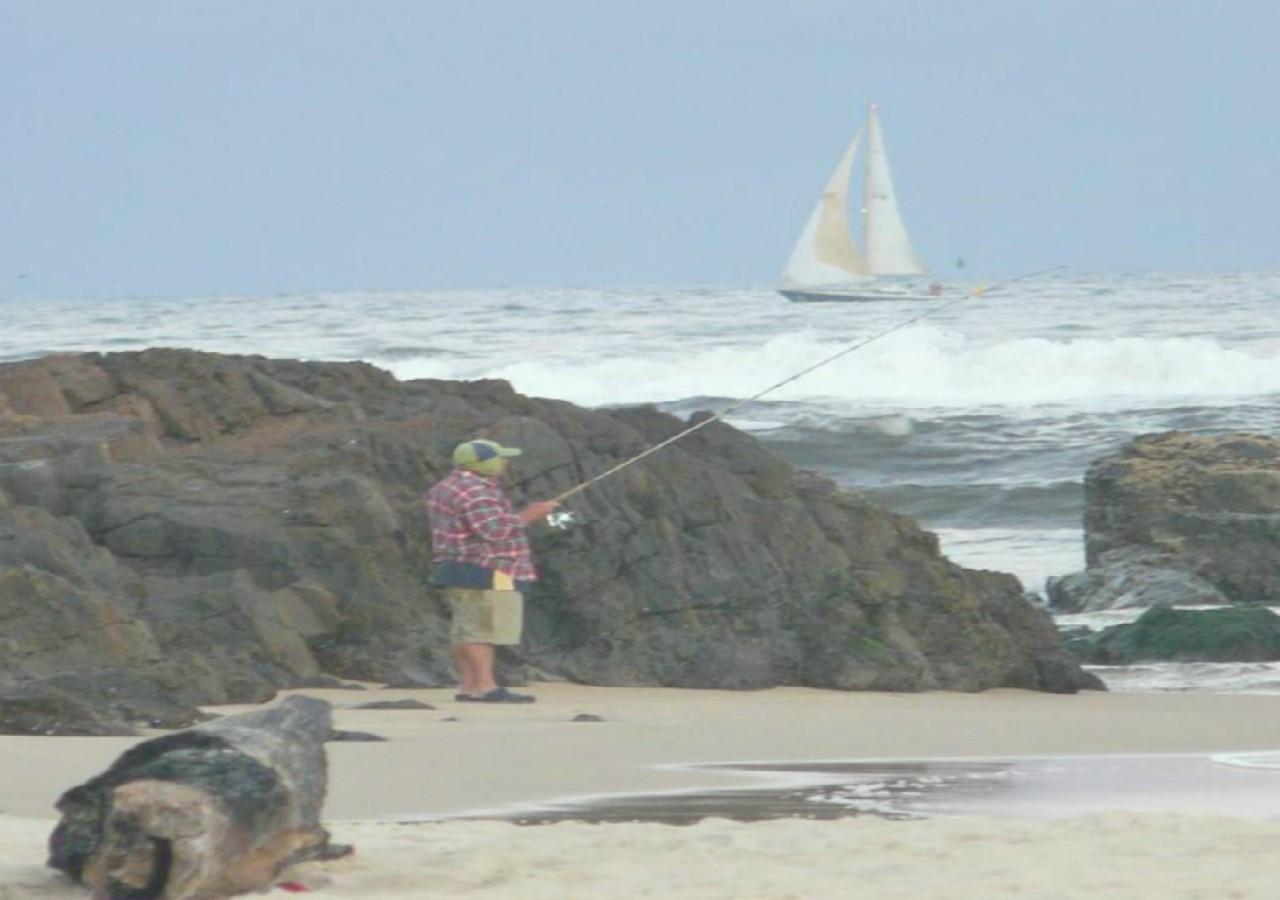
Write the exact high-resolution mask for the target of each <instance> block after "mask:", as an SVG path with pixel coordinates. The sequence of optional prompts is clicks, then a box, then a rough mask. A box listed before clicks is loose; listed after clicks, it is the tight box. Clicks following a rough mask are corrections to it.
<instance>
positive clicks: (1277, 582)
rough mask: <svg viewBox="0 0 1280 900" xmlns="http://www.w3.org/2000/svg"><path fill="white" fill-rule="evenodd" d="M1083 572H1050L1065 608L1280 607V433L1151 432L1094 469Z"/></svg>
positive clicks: (1055, 596) (1055, 598)
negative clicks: (1057, 575) (1277, 435)
mask: <svg viewBox="0 0 1280 900" xmlns="http://www.w3.org/2000/svg"><path fill="white" fill-rule="evenodd" d="M1084 525H1085V562H1086V566H1087V569H1086V571H1085V572H1083V573H1076V574H1073V575H1068V576H1063V577H1061V578H1054V579H1050V581H1049V584H1048V585H1047V590H1048V595H1049V600H1050V604H1051V605H1052V606H1053V607H1054V608H1055V609H1058V610H1062V611H1070V612H1076V611H1087V610H1096V609H1110V608H1119V607H1142V606H1150V605H1152V604H1155V603H1168V604H1175V605H1206V604H1208V605H1212V604H1224V603H1264V604H1280V439H1277V438H1274V437H1269V436H1266V435H1259V434H1223V435H1195V434H1187V433H1185V432H1177V431H1174V432H1167V433H1163V434H1153V435H1145V436H1143V437H1140V438H1137V439H1136V440H1134V441H1132V442H1131V443H1130V444H1128V445H1127V446H1126V447H1124V448H1123V449H1122V450H1121V451H1120V452H1118V453H1116V454H1112V455H1110V456H1107V457H1104V458H1102V459H1099V460H1097V461H1096V462H1094V463H1093V464H1092V465H1091V466H1090V467H1089V470H1088V472H1087V473H1086V476H1085V521H1084Z"/></svg>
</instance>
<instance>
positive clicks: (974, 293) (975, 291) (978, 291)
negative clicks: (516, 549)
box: [550, 266, 1066, 515]
mask: <svg viewBox="0 0 1280 900" xmlns="http://www.w3.org/2000/svg"><path fill="white" fill-rule="evenodd" d="M1065 268H1066V266H1052V267H1051V268H1048V269H1037V270H1036V271H1034V272H1027V273H1026V274H1024V275H1018V276H1017V277H1015V278H1006V279H1004V280H1003V281H997V282H994V283H993V284H987V285H982V286H980V287H976V288H971V289H970V290H968V291H966V292H965V293H964V294H962V295H961V296H959V297H956V298H955V299H953V300H948V301H946V302H944V303H939V304H938V305H937V306H932V307H930V308H929V309H927V310H925V311H924V312H922V313H920V314H919V315H915V316H912V317H911V318H909V319H904V320H903V321H901V322H899V323H897V324H896V325H892V326H890V327H889V328H886V329H884V330H883V331H878V332H876V333H875V334H873V335H871V336H870V337H866V338H863V339H862V340H860V341H858V342H857V343H855V344H852V345H850V346H848V347H845V348H844V349H843V350H841V351H839V352H838V353H833V354H831V355H830V356H827V357H825V358H823V359H820V360H818V361H817V362H816V363H814V364H813V365H811V366H807V367H806V368H803V369H801V370H800V371H799V372H796V373H795V374H794V375H789V376H787V377H786V378H784V379H782V381H779V382H778V383H777V384H771V385H769V386H768V387H767V388H765V389H764V390H762V391H759V392H758V393H755V394H752V395H751V396H750V397H746V398H744V399H742V400H739V401H738V402H736V403H734V404H732V405H731V406H729V407H728V408H726V409H723V410H721V411H720V412H718V413H716V414H714V415H712V416H708V417H707V418H705V419H700V420H699V421H697V422H695V423H694V424H692V425H690V426H689V427H688V428H686V429H684V430H683V431H680V432H678V433H676V434H673V435H672V436H671V437H669V438H667V439H666V440H664V441H661V442H659V443H657V444H654V445H653V446H652V447H650V448H649V449H648V450H645V451H644V452H642V453H637V454H636V455H635V456H633V457H631V458H630V459H625V460H623V461H622V462H620V463H618V464H617V465H616V466H613V467H612V468H609V469H606V470H604V471H603V472H601V473H600V474H599V475H596V476H595V477H594V478H589V479H587V480H586V481H584V482H582V483H581V484H578V485H575V486H574V487H571V488H569V490H567V491H565V492H564V493H562V494H560V495H558V496H556V497H553V498H552V499H551V501H550V502H552V503H563V502H564V501H565V500H568V499H569V498H570V497H572V496H574V495H575V494H579V493H581V492H582V491H585V490H586V489H587V488H589V487H591V485H593V484H596V483H597V482H600V481H604V480H605V479H606V478H608V477H609V476H610V475H614V474H616V473H618V472H621V471H622V470H623V469H625V468H626V467H627V466H629V465H632V464H633V463H638V462H640V460H642V459H644V458H645V457H646V456H650V455H652V454H654V453H657V452H658V451H659V450H661V449H662V448H663V447H667V446H670V445H671V444H674V443H675V442H676V441H678V440H680V439H681V438H685V437H688V436H689V435H691V434H693V433H694V432H695V431H697V430H698V429H699V428H705V427H707V426H708V425H710V424H711V423H712V422H718V421H720V420H721V419H723V418H725V417H726V416H728V415H729V414H730V413H734V412H737V411H738V410H739V409H742V407H744V406H746V405H747V404H748V403H754V402H755V401H756V400H759V399H760V398H761V397H763V396H764V395H765V394H769V393H772V392H773V391H776V390H777V389H778V388H780V387H783V386H785V385H788V384H790V383H791V382H793V381H796V380H797V379H799V378H803V377H804V376H805V375H808V374H809V373H810V372H814V371H816V370H818V369H821V368H822V367H823V366H825V365H827V364H829V363H833V362H835V361H836V360H837V359H840V358H841V357H842V356H848V355H849V354H850V353H853V352H854V351H855V350H861V349H862V348H863V347H865V346H867V344H870V343H872V342H873V341H878V340H880V338H882V337H886V336H887V335H890V334H893V333H894V332H895V331H900V330H901V329H903V328H906V327H907V326H908V325H914V324H915V323H916V322H919V321H920V320H922V319H927V318H929V317H930V316H936V315H937V314H938V313H940V312H942V311H943V310H944V309H949V308H950V307H952V306H955V305H956V304H957V303H960V302H961V301H962V300H967V299H968V298H970V297H978V296H981V295H982V294H984V293H986V292H987V291H989V290H991V289H992V288H996V287H1003V286H1004V285H1006V284H1013V283H1014V282H1017V281H1026V280H1027V279H1028V278H1035V277H1037V276H1039V275H1047V274H1048V273H1050V272H1057V271H1058V270H1060V269H1065ZM553 515H554V513H553Z"/></svg>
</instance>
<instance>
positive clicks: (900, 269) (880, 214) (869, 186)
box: [862, 103, 925, 275]
mask: <svg viewBox="0 0 1280 900" xmlns="http://www.w3.org/2000/svg"><path fill="white" fill-rule="evenodd" d="M862 234H863V238H864V239H865V240H866V242H867V264H868V266H869V267H870V269H871V274H873V275H923V274H924V273H925V268H924V266H923V265H921V264H920V260H919V259H918V258H917V257H916V252H915V250H913V249H911V239H910V238H908V237H907V227H906V226H905V225H903V224H902V215H901V214H900V213H899V212H898V201H897V198H896V197H895V195H894V193H893V178H892V177H891V176H890V175H889V157H888V156H887V155H886V154H885V152H884V136H883V135H882V134H881V133H880V117H879V116H878V115H877V114H876V106H875V104H874V103H873V104H871V107H870V108H869V109H868V110H867V174H866V178H865V179H864V181H863V208H862Z"/></svg>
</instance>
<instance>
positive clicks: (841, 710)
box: [0, 684, 1280, 900]
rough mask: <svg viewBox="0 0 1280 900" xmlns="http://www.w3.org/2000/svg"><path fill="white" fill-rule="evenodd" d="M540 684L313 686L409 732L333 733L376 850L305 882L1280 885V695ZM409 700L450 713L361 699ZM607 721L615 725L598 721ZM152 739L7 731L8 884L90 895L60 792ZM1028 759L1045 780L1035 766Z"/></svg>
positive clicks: (1065, 894) (1137, 891)
mask: <svg viewBox="0 0 1280 900" xmlns="http://www.w3.org/2000/svg"><path fill="white" fill-rule="evenodd" d="M533 689H534V690H535V692H536V693H537V694H538V696H539V702H538V703H537V704H534V705H530V706H502V707H499V706H492V707H490V706H479V705H475V704H459V703H455V702H454V701H453V700H452V691H446V690H430V691H388V690H369V691H306V692H304V693H308V694H311V695H313V696H322V697H324V698H325V699H328V700H330V701H331V702H332V703H333V704H334V705H335V720H336V725H337V727H339V728H343V729H350V730H360V731H369V732H373V733H375V734H379V735H382V736H384V737H386V738H388V739H389V740H388V742H386V743H333V744H329V745H328V750H329V758H330V766H331V771H330V790H329V800H328V802H327V804H326V807H325V809H326V816H325V818H326V822H327V824H328V825H329V827H330V828H331V830H332V831H333V833H334V837H335V839H336V840H339V841H343V842H349V843H353V844H355V845H356V848H357V851H356V854H355V855H354V856H352V857H350V858H347V859H343V860H338V861H333V862H328V863H322V864H309V865H305V866H301V867H299V868H298V871H296V872H293V873H290V877H291V878H294V879H295V880H297V881H299V882H300V883H302V884H304V885H307V886H309V887H310V888H311V889H312V891H313V892H312V893H311V894H310V896H316V897H335V898H336V897H387V898H392V897H404V898H412V897H492V898H499V897H501V898H513V900H519V898H535V897H536V898H542V897H546V898H551V897H557V898H560V897H569V898H576V897H595V896H600V895H604V894H609V895H612V896H615V897H645V896H662V897H691V898H692V897H705V898H711V897H723V898H738V897H752V898H785V897H794V898H822V897H855V896H856V897H859V898H880V897H883V898H893V897H904V898H905V897H914V898H919V897H938V898H944V897H945V898H950V897H999V896H1008V897H1036V898H1074V897H1082V898H1083V897H1091V898H1096V897H1116V898H1121V897H1123V898H1147V897H1150V898H1172V897H1179V898H1181V897H1186V898H1192V897H1197V898H1220V897H1221V898H1226V897H1244V898H1254V897H1257V898H1262V897H1274V896H1276V894H1277V890H1278V889H1280V887H1278V886H1280V863H1277V862H1276V860H1275V854H1274V848H1275V846H1276V845H1277V843H1278V842H1280V771H1277V770H1275V769H1271V768H1265V767H1264V768H1260V769H1248V768H1237V767H1232V766H1226V765H1221V764H1220V763H1221V760H1218V761H1214V760H1212V759H1211V758H1210V755H1211V754H1229V753H1250V752H1252V753H1260V752H1265V751H1276V750H1280V697H1275V696H1261V695H1228V694H1223V695H1213V694H1174V693H1169V694H1109V693H1094V692H1089V693H1082V694H1077V695H1045V694H1035V693H1030V692H1023V691H991V692H986V693H983V694H953V693H930V694H869V693H839V692H830V691H816V690H807V689H799V688H779V689H774V690H769V691H761V692H743V693H739V692H724V691H688V690H668V689H648V688H591V687H582V686H577V685H566V684H540V685H535V686H533ZM410 697H411V698H413V699H417V700H421V701H423V702H426V703H430V704H432V705H433V706H434V707H435V709H432V710H356V709H350V708H348V707H350V706H353V705H355V704H358V703H363V702H368V701H372V700H387V699H402V698H410ZM245 708H247V707H223V708H219V709H218V710H216V711H218V712H238V711H241V710H242V709H245ZM582 714H589V715H592V716H598V717H599V718H600V719H601V720H602V721H573V719H574V717H575V716H579V715H582ZM134 740H135V739H128V738H21V737H0V767H2V769H3V771H4V772H5V777H4V779H3V783H2V784H0V898H5V900H9V898H15V900H16V898H20V897H21V898H27V897H32V898H64V897H65V898H72V897H82V896H86V894H85V892H83V891H82V890H80V889H78V888H76V887H74V886H71V885H68V884H66V883H65V882H62V881H60V880H59V879H58V878H57V877H55V876H54V874H53V873H51V872H48V871H46V870H45V869H43V858H44V841H45V838H46V837H47V834H48V831H49V829H50V828H51V827H52V824H53V821H54V817H55V815H54V810H53V806H52V804H53V801H54V800H55V799H56V797H57V796H58V794H59V793H61V792H62V791H63V790H65V789H66V788H67V787H70V786H71V785H73V784H76V783H79V782H80V781H83V780H84V779H86V778H88V777H91V776H92V775H93V774H96V773H97V772H98V771H100V770H101V769H103V768H104V767H105V766H106V765H108V764H109V763H110V762H111V761H112V760H113V759H114V758H115V757H116V756H117V755H118V754H119V753H120V752H122V751H123V750H124V749H125V748H126V747H127V746H129V745H130V744H131V743H133V742H134ZM1142 755H1150V758H1149V760H1148V761H1144V760H1142V759H1141V758H1136V757H1140V756H1142ZM1053 757H1064V758H1068V759H1069V760H1073V762H1071V763H1070V764H1069V765H1059V766H1048V767H1046V766H1043V765H1042V766H1041V767H1040V769H1036V768H1035V767H1031V768H1029V769H1027V770H1026V771H1027V772H1030V773H1031V774H1032V775H1035V776H1036V777H1035V778H1031V779H1029V780H1027V784H1028V786H1029V789H1027V790H1023V789H1021V788H1019V789H1018V790H1004V789H1002V791H1001V792H998V793H999V796H1000V797H1007V798H1010V802H1005V803H1003V806H1001V805H998V804H997V805H995V806H992V805H990V804H988V805H987V806H985V807H984V806H982V805H981V804H977V805H975V806H972V812H973V814H968V813H967V812H966V809H967V808H966V807H965V806H964V805H963V804H961V805H960V806H959V807H956V809H957V811H958V812H959V813H960V814H959V815H940V816H933V817H930V818H923V819H915V820H910V821H895V820H889V819H885V818H881V817H875V816H865V815H864V816H858V817H850V818H839V819H829V820H823V821H816V820H811V819H807V818H786V819H778V820H773V821H759V822H735V821H729V820H727V819H724V818H709V819H705V820H703V821H701V822H699V823H698V824H695V825H691V826H674V825H666V824H657V823H653V822H624V823H610V824H589V823H586V822H581V821H564V822H558V823H555V824H548V825H537V826H520V825H515V824H511V823H510V822H506V821H493V820H486V819H484V818H477V819H472V818H463V817H464V816H475V815H479V816H493V817H498V816H510V815H513V814H514V813H516V812H519V811H520V810H526V811H527V810H532V809H538V808H546V807H547V806H548V805H551V804H555V803H563V802H582V801H585V800H590V799H591V798H601V797H611V796H612V797H616V796H617V795H623V794H652V793H657V792H701V791H705V790H708V789H730V788H732V789H740V788H743V787H746V786H752V785H764V784H768V783H771V782H776V781H778V779H779V778H780V776H778V775H776V774H772V775H771V774H768V773H760V772H755V773H741V772H732V771H723V770H712V769H706V768H689V767H688V766H689V765H690V764H712V763H723V764H730V763H763V762H774V763H788V762H790V763H799V762H814V761H842V760H882V761H883V760H918V761H929V760H936V761H941V760H952V761H954V760H1018V759H1024V758H1036V759H1044V758H1053ZM1041 770H1043V773H1047V774H1042V775H1036V772H1038V771H1041ZM1013 771H1014V775H1015V778H1014V782H1015V783H1017V784H1020V783H1021V782H1020V781H1019V778H1022V777H1023V775H1019V773H1020V772H1023V771H1024V770H1023V769H1018V768H1015V769H1014V770H1013ZM1054 773H1056V774H1054ZM1206 773H1210V774H1212V775H1213V776H1214V777H1213V778H1206V777H1205V774H1206ZM791 777H793V778H794V776H791ZM1037 779H1038V780H1037ZM1037 785H1038V788H1037ZM1002 802H1003V801H1002ZM1224 813H1225V814H1224ZM278 893H280V895H281V896H284V891H283V889H278Z"/></svg>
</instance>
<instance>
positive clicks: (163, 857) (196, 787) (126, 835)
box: [49, 697, 336, 898]
mask: <svg viewBox="0 0 1280 900" xmlns="http://www.w3.org/2000/svg"><path fill="white" fill-rule="evenodd" d="M331 730H332V725H331V722H330V716H329V705H328V704H327V703H325V702H324V701H321V700H316V699H314V698H310V697H290V698H287V699H286V700H285V701H284V702H282V703H281V704H280V705H279V706H277V707H274V708H272V709H266V710H259V711H255V712H251V713H244V714H242V715H238V716H227V717H225V718H221V719H218V720H217V721H215V722H211V723H209V724H207V725H202V726H199V727H197V728H193V729H191V730H188V731H180V732H176V733H173V734H168V735H165V736H163V737H159V738H154V739H152V740H149V741H144V742H142V743H140V744H136V745H135V746H133V747H132V748H130V749H129V750H127V751H126V752H125V753H124V754H123V755H121V756H120V757H119V758H118V759H117V760H116V761H115V762H114V763H112V765H111V766H110V768H108V769H107V770H106V771H105V772H103V773H102V774H100V775H98V776H96V777H95V778H93V779H91V780H89V781H87V782H85V783H84V784H82V785H79V786H77V787H74V788H72V789H70V790H68V791H67V792H66V793H64V794H63V795H62V797H61V798H59V800H58V811H59V812H60V813H61V816H62V817H61V819H60V820H59V822H58V825H57V827H56V828H55V829H54V831H53V833H52V834H51V835H50V838H49V865H50V866H51V867H53V868H55V869H58V870H60V871H62V872H64V873H66V874H67V875H69V876H70V877H71V878H73V879H74V880H76V881H78V882H80V883H82V884H84V885H86V886H87V887H89V888H91V889H92V890H93V891H94V892H95V896H103V897H156V898H195V897H229V896H233V895H235V894H238V893H243V892H246V891H253V890H262V889H264V888H267V887H269V886H270V885H271V883H272V879H273V878H274V876H275V875H276V873H278V872H279V871H280V870H281V869H283V868H284V867H285V866H286V865H288V864H289V863H291V862H296V861H298V860H300V859H306V858H314V857H316V856H322V855H328V854H330V853H333V852H336V849H335V848H332V847H331V846H330V844H329V835H328V833H327V832H326V831H325V830H324V829H323V828H321V827H320V812H321V807H322V806H323V804H324V797H325V792H326V790H327V783H328V774H327V763H326V760H325V754H324V741H325V740H326V738H327V737H328V736H329V734H330V732H331Z"/></svg>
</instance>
